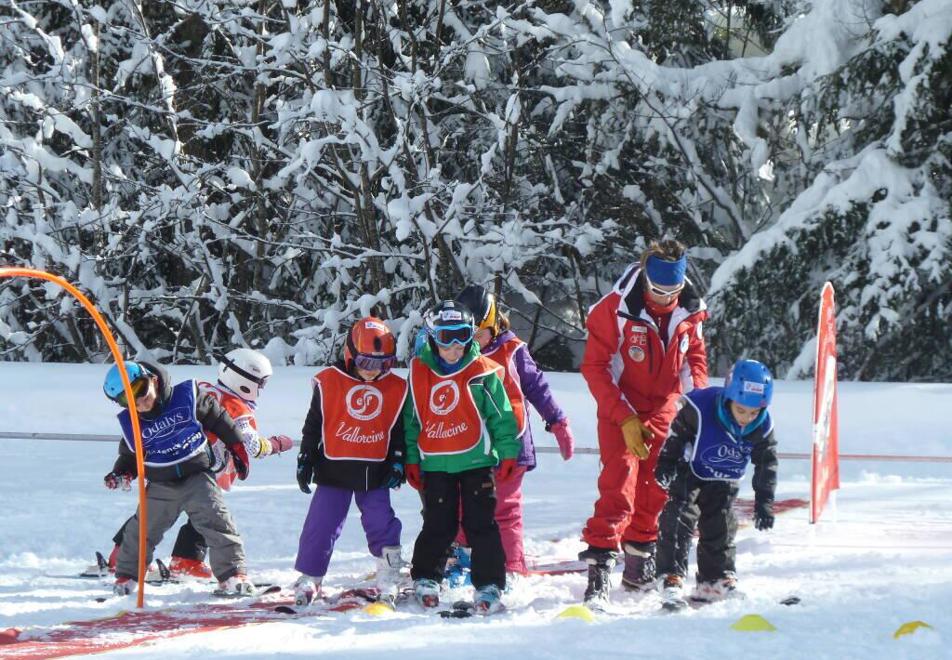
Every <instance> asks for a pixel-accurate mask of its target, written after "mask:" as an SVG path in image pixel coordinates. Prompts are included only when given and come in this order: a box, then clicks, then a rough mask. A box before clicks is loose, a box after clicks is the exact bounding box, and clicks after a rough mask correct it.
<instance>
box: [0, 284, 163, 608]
mask: <svg viewBox="0 0 952 660" xmlns="http://www.w3.org/2000/svg"><path fill="white" fill-rule="evenodd" d="M0 277H36V278H39V279H41V280H47V281H48V282H53V283H54V284H58V285H59V286H61V287H63V288H64V289H66V290H67V291H69V292H70V293H71V294H73V296H74V297H75V298H76V300H78V301H79V302H80V303H81V304H82V306H83V307H85V308H86V311H87V312H89V314H90V315H91V316H92V317H93V320H94V321H95V322H96V325H97V326H99V331H100V332H101V333H102V336H103V337H104V338H105V339H106V343H107V344H109V350H110V351H111V352H112V357H113V358H114V359H115V360H116V364H117V365H118V366H119V375H120V376H122V386H123V388H124V389H125V391H126V401H133V402H134V401H135V396H134V395H133V393H132V383H130V382H129V376H128V374H126V362H125V360H123V359H122V353H121V352H120V350H119V345H118V344H116V340H115V339H114V338H113V336H112V332H111V331H110V330H109V326H107V325H106V321H105V319H103V317H102V315H100V313H99V312H98V311H97V310H96V307H95V306H94V305H93V304H92V303H91V302H90V301H89V298H87V297H86V296H84V295H83V293H82V291H80V290H79V289H77V288H76V287H75V286H73V285H72V284H70V283H69V282H67V281H66V280H64V279H63V278H62V277H59V276H58V275H53V274H52V273H47V272H46V271H42V270H34V269H32V268H7V267H4V268H0ZM129 413H130V417H132V433H133V435H135V447H136V471H137V472H138V475H139V591H138V596H137V600H136V606H137V607H140V608H141V607H142V606H143V604H144V599H145V573H146V566H145V539H146V525H147V524H148V512H147V510H146V508H147V507H146V502H145V464H144V463H143V462H142V432H141V431H140V430H139V411H137V410H136V407H135V405H134V404H133V405H132V406H130V407H129Z"/></svg>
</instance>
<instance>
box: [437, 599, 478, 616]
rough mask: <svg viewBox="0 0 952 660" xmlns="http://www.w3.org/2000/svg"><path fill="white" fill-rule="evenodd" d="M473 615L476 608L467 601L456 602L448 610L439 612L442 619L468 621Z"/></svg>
mask: <svg viewBox="0 0 952 660" xmlns="http://www.w3.org/2000/svg"><path fill="white" fill-rule="evenodd" d="M475 614H476V606H475V605H473V603H471V602H470V601H468V600H458V601H456V602H455V603H453V605H452V607H451V608H450V609H448V610H440V616H441V617H442V618H444V619H468V618H469V617H471V616H475Z"/></svg>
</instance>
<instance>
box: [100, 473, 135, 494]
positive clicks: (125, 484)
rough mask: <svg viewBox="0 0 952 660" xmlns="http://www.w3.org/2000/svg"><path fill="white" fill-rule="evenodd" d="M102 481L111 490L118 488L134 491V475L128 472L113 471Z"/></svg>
mask: <svg viewBox="0 0 952 660" xmlns="http://www.w3.org/2000/svg"><path fill="white" fill-rule="evenodd" d="M102 481H103V483H104V484H105V485H106V488H108V489H109V490H116V489H117V488H121V489H122V490H132V475H131V474H129V473H128V472H116V471H112V472H110V473H109V474H107V475H106V476H105V477H103V479H102Z"/></svg>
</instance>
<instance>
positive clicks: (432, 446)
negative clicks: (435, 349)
mask: <svg viewBox="0 0 952 660" xmlns="http://www.w3.org/2000/svg"><path fill="white" fill-rule="evenodd" d="M501 371H502V367H500V366H499V365H498V364H496V363H495V362H493V361H492V360H489V359H487V358H484V357H481V356H480V357H478V358H476V359H475V360H473V361H472V362H470V363H469V364H468V365H466V367H464V368H463V369H462V370H461V371H457V372H456V373H455V374H450V375H448V376H441V375H440V374H438V373H436V372H435V371H433V369H431V368H430V367H428V366H427V365H426V364H424V363H423V362H422V361H420V359H419V358H414V359H413V360H412V361H411V362H410V386H411V387H412V388H413V405H414V407H415V409H416V414H417V417H418V418H419V419H420V437H419V438H418V439H417V444H418V445H419V447H420V453H422V454H431V455H440V454H463V453H466V452H467V451H469V450H470V449H472V448H473V447H475V446H476V445H478V444H479V442H480V440H482V439H483V438H484V437H485V439H486V442H487V443H488V442H489V436H488V434H486V433H484V431H483V420H482V417H480V415H479V410H478V409H477V408H476V402H475V401H474V400H473V394H472V392H470V391H469V384H470V383H471V382H472V381H473V380H474V379H476V378H479V377H480V376H485V375H487V374H491V373H494V372H496V373H499V372H501ZM499 375H500V376H502V374H501V373H500V374H499ZM486 451H487V453H488V451H489V448H488V447H487V448H486Z"/></svg>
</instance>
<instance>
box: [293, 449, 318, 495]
mask: <svg viewBox="0 0 952 660" xmlns="http://www.w3.org/2000/svg"><path fill="white" fill-rule="evenodd" d="M313 479H314V461H313V460H311V457H310V456H309V455H308V454H305V453H304V452H301V453H300V454H298V461H297V482H298V488H300V489H301V492H302V493H307V494H308V495H310V494H311V481H312V480H313Z"/></svg>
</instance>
